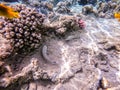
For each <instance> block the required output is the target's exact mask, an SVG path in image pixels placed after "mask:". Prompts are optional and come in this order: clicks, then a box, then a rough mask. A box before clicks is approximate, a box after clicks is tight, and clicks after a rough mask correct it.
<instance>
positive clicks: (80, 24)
mask: <svg viewBox="0 0 120 90" xmlns="http://www.w3.org/2000/svg"><path fill="white" fill-rule="evenodd" d="M78 24H79V27H80V28H81V29H83V28H85V22H84V21H83V20H82V19H79V20H78Z"/></svg>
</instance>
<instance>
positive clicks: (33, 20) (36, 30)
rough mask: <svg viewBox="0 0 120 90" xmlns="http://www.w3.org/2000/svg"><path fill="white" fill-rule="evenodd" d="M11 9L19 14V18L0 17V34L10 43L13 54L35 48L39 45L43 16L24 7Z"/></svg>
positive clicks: (17, 6)
mask: <svg viewBox="0 0 120 90" xmlns="http://www.w3.org/2000/svg"><path fill="white" fill-rule="evenodd" d="M12 7H13V8H14V9H15V10H16V11H17V12H19V13H20V18H17V19H16V18H15V19H9V18H5V17H0V34H1V35H2V37H3V38H5V39H7V40H8V41H10V44H11V46H12V47H13V48H14V49H13V50H14V51H15V52H16V51H19V50H21V51H28V50H31V49H34V48H37V47H38V46H39V45H40V40H41V30H40V27H41V25H42V23H43V21H44V16H43V15H42V14H40V13H39V12H37V11H36V10H34V9H32V8H29V7H26V6H25V5H14V6H12Z"/></svg>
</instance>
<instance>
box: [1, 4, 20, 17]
mask: <svg viewBox="0 0 120 90" xmlns="http://www.w3.org/2000/svg"><path fill="white" fill-rule="evenodd" d="M0 16H3V17H7V18H10V19H12V18H19V13H18V12H15V10H14V9H13V8H11V7H9V6H6V5H4V4H0Z"/></svg>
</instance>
